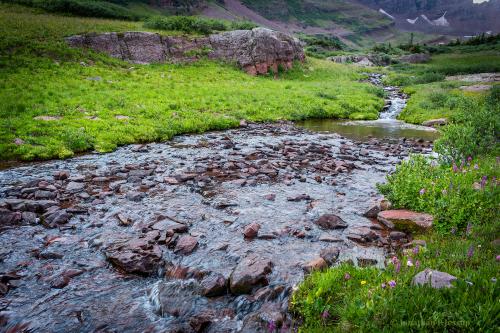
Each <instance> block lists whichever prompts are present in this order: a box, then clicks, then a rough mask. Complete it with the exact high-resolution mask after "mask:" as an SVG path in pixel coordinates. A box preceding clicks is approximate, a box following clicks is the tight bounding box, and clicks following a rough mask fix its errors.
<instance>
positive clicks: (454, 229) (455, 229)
mask: <svg viewBox="0 0 500 333" xmlns="http://www.w3.org/2000/svg"><path fill="white" fill-rule="evenodd" d="M456 233H457V228H456V227H453V228H451V234H452V235H454V234H456Z"/></svg>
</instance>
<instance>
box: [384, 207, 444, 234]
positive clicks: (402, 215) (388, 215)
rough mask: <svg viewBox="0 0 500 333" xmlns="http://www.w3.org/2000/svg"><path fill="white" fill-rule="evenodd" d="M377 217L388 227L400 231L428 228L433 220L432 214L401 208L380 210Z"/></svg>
mask: <svg viewBox="0 0 500 333" xmlns="http://www.w3.org/2000/svg"><path fill="white" fill-rule="evenodd" d="M377 218H378V220H379V221H380V222H382V223H383V224H384V225H386V226H387V227H388V228H390V229H397V230H401V231H414V230H419V231H423V230H428V229H430V228H431V227H432V223H433V220H434V219H433V217H432V215H429V214H425V213H416V212H412V211H409V210H403V209H401V210H386V211H382V212H380V213H379V214H378V217H377Z"/></svg>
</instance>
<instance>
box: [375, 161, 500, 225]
mask: <svg viewBox="0 0 500 333" xmlns="http://www.w3.org/2000/svg"><path fill="white" fill-rule="evenodd" d="M499 175H500V169H499V163H498V162H497V161H496V160H495V159H494V158H484V159H475V160H472V159H468V161H464V162H462V163H460V164H459V165H453V166H452V167H448V166H446V165H438V164H437V163H435V161H431V160H430V159H428V158H426V157H423V156H420V155H416V156H413V157H412V158H410V160H408V161H405V162H403V163H402V164H401V165H399V166H398V167H397V169H396V171H395V172H394V173H393V174H391V175H389V176H388V177H387V183H386V184H382V185H379V186H378V188H379V190H380V192H382V193H383V194H384V195H385V196H386V197H387V199H389V200H390V201H391V202H392V203H393V205H394V207H395V208H407V209H411V210H415V211H420V212H426V213H429V214H432V215H434V219H435V227H436V228H437V229H438V230H441V231H443V230H451V229H452V228H453V227H455V228H464V227H465V226H467V224H468V223H472V224H482V223H486V222H488V221H493V220H494V219H495V218H498V216H497V215H496V211H497V209H498V205H499V204H500V188H499V187H498V186H497V178H498V176H499Z"/></svg>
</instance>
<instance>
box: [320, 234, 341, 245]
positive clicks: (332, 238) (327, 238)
mask: <svg viewBox="0 0 500 333" xmlns="http://www.w3.org/2000/svg"><path fill="white" fill-rule="evenodd" d="M319 240H320V241H321V242H329V243H340V242H343V241H344V240H343V239H342V238H339V237H335V236H331V235H328V234H322V235H321V236H319Z"/></svg>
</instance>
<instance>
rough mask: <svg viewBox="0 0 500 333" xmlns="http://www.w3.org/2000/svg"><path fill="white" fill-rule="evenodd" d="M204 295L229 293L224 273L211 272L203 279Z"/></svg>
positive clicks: (212, 295) (211, 295)
mask: <svg viewBox="0 0 500 333" xmlns="http://www.w3.org/2000/svg"><path fill="white" fill-rule="evenodd" d="M201 286H202V288H203V292H202V294H203V296H206V297H215V296H222V295H225V294H226V293H227V280H226V278H225V277H224V276H223V275H222V274H210V275H208V276H206V277H204V278H203V280H202V281H201Z"/></svg>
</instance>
